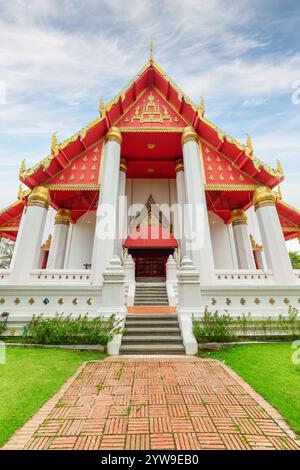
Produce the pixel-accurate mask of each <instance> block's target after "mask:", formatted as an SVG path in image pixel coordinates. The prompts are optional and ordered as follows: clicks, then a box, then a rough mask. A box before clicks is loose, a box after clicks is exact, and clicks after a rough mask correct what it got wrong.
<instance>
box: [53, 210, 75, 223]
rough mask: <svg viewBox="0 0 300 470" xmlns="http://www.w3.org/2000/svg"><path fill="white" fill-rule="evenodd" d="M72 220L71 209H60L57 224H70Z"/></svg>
mask: <svg viewBox="0 0 300 470" xmlns="http://www.w3.org/2000/svg"><path fill="white" fill-rule="evenodd" d="M71 220H72V214H71V211H70V209H59V210H58V211H57V214H56V216H55V225H60V224H62V225H69V224H70V222H71Z"/></svg>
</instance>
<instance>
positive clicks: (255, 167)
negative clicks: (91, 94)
mask: <svg viewBox="0 0 300 470" xmlns="http://www.w3.org/2000/svg"><path fill="white" fill-rule="evenodd" d="M99 111H100V116H99V117H98V118H97V119H95V120H94V121H92V122H91V123H90V124H88V125H87V126H86V127H84V128H83V129H81V130H80V131H78V132H76V133H75V134H74V135H73V136H71V137H70V138H68V139H67V140H65V141H64V142H61V143H57V140H56V135H54V138H53V142H52V147H51V153H50V154H49V155H48V156H47V157H45V158H44V159H43V160H41V161H40V162H39V163H38V164H37V165H35V166H33V167H32V168H30V169H26V168H25V164H24V163H23V164H22V167H21V171H20V180H21V182H23V183H24V184H26V185H27V186H28V187H29V188H30V189H31V188H33V187H35V186H37V185H45V186H47V187H49V189H50V191H51V198H52V203H53V207H55V208H58V207H66V208H70V209H71V210H72V216H73V221H75V220H76V219H77V218H78V217H79V216H80V215H82V213H83V212H85V211H87V210H93V209H96V207H97V203H98V195H99V188H100V181H99V180H98V175H99V172H100V171H99V170H100V163H101V155H102V150H103V143H104V138H105V135H106V132H107V131H108V129H109V128H110V127H111V126H112V125H114V126H117V127H120V128H121V129H122V134H123V136H124V141H123V147H122V154H123V153H124V156H125V157H126V156H127V153H130V152H133V153H134V150H132V149H133V147H134V145H133V139H134V142H135V143H136V148H137V150H136V151H137V152H139V153H140V148H142V149H143V152H142V157H143V158H144V160H147V162H148V161H150V160H151V161H152V162H153V164H152V165H151V168H148V169H147V171H149V172H150V171H153V172H154V174H153V175H152V177H155V176H156V175H155V172H156V171H158V169H160V177H175V166H174V164H175V162H174V161H173V160H175V159H176V158H178V157H180V156H181V144H180V137H181V133H182V130H183V128H184V127H186V126H193V127H194V129H195V130H196V132H197V133H198V134H199V137H200V144H201V147H202V153H203V156H204V158H203V165H204V168H203V170H204V174H205V179H206V191H207V200H208V207H209V210H213V211H214V212H216V213H218V214H219V215H220V216H221V217H222V218H223V219H224V220H225V221H226V222H228V221H229V219H230V210H231V209H235V208H241V207H243V208H244V209H247V208H248V207H249V206H250V205H251V199H252V194H253V191H254V190H255V189H256V187H258V186H261V185H264V186H268V187H270V188H274V187H276V186H277V185H278V184H279V183H280V182H281V181H282V180H283V178H284V177H283V172H282V168H281V165H280V164H278V166H277V169H272V168H271V167H270V166H268V165H266V164H264V163H263V162H262V161H261V160H260V159H258V158H257V157H256V156H255V155H254V152H253V148H252V144H251V140H250V138H248V139H247V142H246V143H245V144H242V143H240V142H238V141H236V140H235V139H233V138H232V137H230V136H229V135H227V134H226V133H225V132H224V131H222V130H221V129H220V128H218V127H217V126H215V125H214V124H213V123H211V122H210V121H209V120H208V119H207V118H206V117H205V109H204V103H203V101H202V102H201V104H200V106H196V105H195V104H194V103H193V102H192V100H190V99H189V98H188V96H187V95H185V94H184V93H183V91H182V90H181V89H180V88H179V87H178V86H177V85H176V84H175V83H174V82H173V81H172V79H171V78H170V77H169V76H168V75H167V74H166V73H165V72H164V71H163V70H162V69H161V68H160V67H159V65H157V64H156V62H155V61H154V60H153V58H152V57H151V58H150V61H149V62H148V63H147V64H146V66H145V67H143V69H142V70H140V72H139V73H138V74H137V75H136V76H135V77H134V79H133V80H131V82H130V83H129V84H128V85H127V86H126V87H125V88H124V89H123V90H121V92H120V93H118V95H117V96H116V97H115V98H114V99H113V100H112V101H111V102H110V103H109V104H108V105H107V106H105V105H104V104H103V101H101V103H100V109H99ZM133 132H138V134H135V135H134V136H132V133H133ZM162 133H163V134H162ZM145 135H147V136H151V140H150V137H149V139H148V140H147V141H145ZM171 136H172V137H171ZM158 137H159V140H158ZM146 142H147V145H146ZM156 142H159V143H160V146H161V150H160V151H161V152H162V154H163V155H164V161H162V159H161V158H160V153H159V152H157V153H156V159H155V157H152V155H153V154H155V152H154V153H153V149H155V146H156ZM138 145H140V146H141V147H140V148H139V147H138ZM170 149H171V150H172V154H171V153H170V154H168V151H169V152H170ZM128 160H130V157H129V158H128ZM131 160H132V161H129V162H128V164H129V165H128V168H129V174H130V176H132V177H135V176H136V177H138V176H140V175H141V174H143V172H144V171H146V170H145V168H144V166H143V165H144V164H143V162H142V161H138V160H137V157H136V156H134V155H133V156H132V155H131ZM155 160H156V161H155ZM152 167H153V168H152ZM149 177H151V174H149ZM18 205H19V204H17V207H18ZM21 207H22V206H21V205H20V208H21ZM277 210H278V212H279V215H280V220H281V221H282V224H283V226H284V227H288V226H289V225H288V224H289V223H290V224H291V225H292V227H293V228H295V230H296V228H297V230H300V221H299V212H298V211H297V210H296V209H293V208H291V207H290V206H287V205H286V204H285V203H283V202H282V201H279V202H278V204H277ZM1 214H3V217H4V214H5V212H3V211H2V212H1V213H0V223H1ZM4 218H5V217H4ZM6 218H7V216H6ZM7 220H8V219H7ZM290 228H291V227H290ZM3 233H4V232H3ZM296 233H298V232H297V231H295V232H291V231H289V232H285V235H286V234H288V235H286V237H287V238H291V237H294V236H295V234H296ZM291 234H292V235H291Z"/></svg>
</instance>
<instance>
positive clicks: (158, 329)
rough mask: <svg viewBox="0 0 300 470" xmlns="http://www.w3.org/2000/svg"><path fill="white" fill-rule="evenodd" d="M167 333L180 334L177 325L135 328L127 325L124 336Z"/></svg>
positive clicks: (170, 334)
mask: <svg viewBox="0 0 300 470" xmlns="http://www.w3.org/2000/svg"><path fill="white" fill-rule="evenodd" d="M125 329H126V327H125ZM140 334H141V335H147V336H149V335H150V334H151V335H159V336H163V335H168V336H178V335H180V334H181V332H180V329H179V327H171V328H168V327H165V328H161V327H159V326H156V327H155V326H154V327H149V328H146V329H145V328H136V327H131V326H130V327H129V329H128V330H127V331H126V333H125V335H124V336H123V337H125V336H137V335H140Z"/></svg>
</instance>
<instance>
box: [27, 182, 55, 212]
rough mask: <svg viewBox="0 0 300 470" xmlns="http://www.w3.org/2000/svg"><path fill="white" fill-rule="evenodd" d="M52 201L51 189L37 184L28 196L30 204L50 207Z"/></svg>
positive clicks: (45, 207)
mask: <svg viewBox="0 0 300 470" xmlns="http://www.w3.org/2000/svg"><path fill="white" fill-rule="evenodd" d="M50 203H51V197H50V191H49V189H48V188H45V187H44V186H36V187H35V188H33V190H32V191H31V193H30V196H29V198H28V206H39V207H43V208H44V209H48V207H49V204H50Z"/></svg>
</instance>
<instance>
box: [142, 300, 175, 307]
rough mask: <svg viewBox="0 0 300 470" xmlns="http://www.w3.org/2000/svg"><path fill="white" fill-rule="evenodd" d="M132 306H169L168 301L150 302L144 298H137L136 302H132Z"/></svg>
mask: <svg viewBox="0 0 300 470" xmlns="http://www.w3.org/2000/svg"><path fill="white" fill-rule="evenodd" d="M134 306H135V307H139V306H140V307H142V306H145V307H151V306H152V307H168V306H169V302H163V301H159V300H158V301H157V302H150V301H149V300H148V301H147V300H145V301H142V300H138V301H137V302H134Z"/></svg>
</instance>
